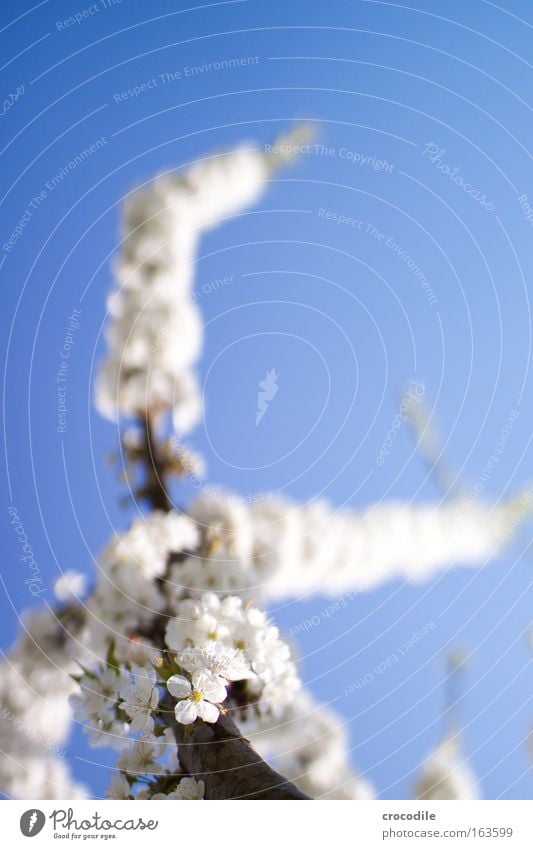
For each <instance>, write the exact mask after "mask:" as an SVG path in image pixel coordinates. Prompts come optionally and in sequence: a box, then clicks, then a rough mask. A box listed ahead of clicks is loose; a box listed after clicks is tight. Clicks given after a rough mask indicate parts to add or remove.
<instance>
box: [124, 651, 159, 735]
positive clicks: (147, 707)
mask: <svg viewBox="0 0 533 849" xmlns="http://www.w3.org/2000/svg"><path fill="white" fill-rule="evenodd" d="M120 695H121V696H122V698H123V700H124V701H122V702H121V703H120V707H121V708H122V709H123V710H124V711H125V712H126V713H127V715H128V716H129V717H130V719H131V720H132V722H131V731H132V732H136V731H143V730H145V729H148V730H152V728H153V719H152V711H153V710H155V708H156V707H157V705H158V703H159V690H158V688H157V686H156V672H155V669H154V668H153V667H149V666H137V667H133V669H132V670H131V672H130V675H129V678H128V680H127V681H126V683H125V684H123V685H122V687H121V688H120Z"/></svg>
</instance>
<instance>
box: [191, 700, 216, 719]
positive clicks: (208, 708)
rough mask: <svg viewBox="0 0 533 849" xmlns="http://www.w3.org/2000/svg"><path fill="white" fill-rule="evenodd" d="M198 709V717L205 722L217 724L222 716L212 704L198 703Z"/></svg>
mask: <svg viewBox="0 0 533 849" xmlns="http://www.w3.org/2000/svg"><path fill="white" fill-rule="evenodd" d="M196 707H197V709H198V716H199V717H200V719H203V720H204V722H216V721H217V719H218V717H219V715H220V711H219V709H218V708H217V706H216V705H212V704H211V702H197V705H196Z"/></svg>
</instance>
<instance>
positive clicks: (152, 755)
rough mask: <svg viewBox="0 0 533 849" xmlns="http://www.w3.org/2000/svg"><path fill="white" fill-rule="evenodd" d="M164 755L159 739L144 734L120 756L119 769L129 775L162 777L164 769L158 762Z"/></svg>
mask: <svg viewBox="0 0 533 849" xmlns="http://www.w3.org/2000/svg"><path fill="white" fill-rule="evenodd" d="M162 754H163V750H162V748H161V746H160V743H159V739H158V738H157V737H154V736H153V734H143V735H142V736H141V737H140V739H139V740H136V741H135V742H134V743H133V745H132V746H131V748H129V749H127V750H126V751H125V752H123V753H122V754H121V755H120V757H119V759H118V761H117V767H118V768H119V769H121V770H122V772H126V773H127V774H128V775H145V774H147V775H160V774H161V773H162V772H163V771H164V767H163V766H162V764H158V763H156V760H157V758H159V757H161V755H162Z"/></svg>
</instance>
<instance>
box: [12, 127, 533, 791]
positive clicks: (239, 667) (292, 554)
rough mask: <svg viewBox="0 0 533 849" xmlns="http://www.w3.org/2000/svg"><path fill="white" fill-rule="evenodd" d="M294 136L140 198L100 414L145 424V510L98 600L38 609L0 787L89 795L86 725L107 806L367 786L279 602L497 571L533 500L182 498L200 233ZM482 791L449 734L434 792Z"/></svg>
mask: <svg viewBox="0 0 533 849" xmlns="http://www.w3.org/2000/svg"><path fill="white" fill-rule="evenodd" d="M297 138H298V137H297V135H296V136H294V135H293V136H292V137H290V138H285V139H282V140H280V144H279V145H277V146H276V147H275V149H276V150H277V151H278V152H277V153H276V154H272V155H268V156H267V155H265V154H263V153H261V152H260V151H259V150H258V149H256V148H255V147H253V146H251V147H250V146H248V147H241V148H238V149H236V150H233V151H230V152H229V153H225V154H218V155H216V156H213V157H211V158H207V159H205V160H203V161H201V162H199V163H197V164H195V165H193V166H192V167H191V168H189V169H188V170H187V171H186V172H185V173H184V174H181V173H179V174H177V175H176V174H174V173H169V174H164V175H161V176H158V177H157V178H156V179H155V180H154V181H153V182H151V183H150V184H149V185H146V186H144V187H143V188H141V189H139V190H137V191H135V192H133V193H132V194H131V195H130V197H128V199H127V200H126V202H125V203H124V217H123V233H122V242H121V250H120V255H119V258H118V261H117V263H116V266H115V276H116V285H115V289H114V291H113V293H112V294H111V297H110V300H109V307H108V309H109V319H108V324H107V331H106V336H107V343H108V355H107V358H106V360H105V361H104V363H103V364H102V367H101V370H100V372H99V375H98V379H97V385H96V405H97V407H98V409H99V410H100V411H101V413H102V414H103V415H105V416H107V417H108V418H111V419H113V420H121V421H123V420H124V421H127V427H126V428H125V429H124V430H123V436H122V444H121V456H122V458H123V462H124V464H125V467H126V472H127V479H128V481H129V482H130V485H131V487H132V491H133V493H134V496H135V499H136V503H137V504H138V505H139V506H140V505H144V506H145V507H146V510H145V512H144V513H142V514H140V515H139V516H138V517H137V518H136V519H135V520H134V521H133V523H132V524H131V526H130V528H129V529H128V530H127V531H126V532H125V533H116V534H115V535H114V537H113V539H112V540H111V541H110V542H109V544H108V546H107V547H106V549H105V550H104V552H103V553H102V555H101V557H100V560H99V568H98V571H97V575H96V579H95V583H94V586H93V588H92V589H91V590H90V591H89V592H86V590H85V582H84V579H83V578H82V577H81V576H80V575H78V574H76V573H66V574H65V575H64V576H63V577H62V579H61V580H60V581H59V582H58V584H57V585H56V595H57V599H58V603H57V606H56V608H55V609H51V608H49V607H46V608H44V609H43V610H40V611H38V612H33V613H31V614H30V615H28V616H26V617H25V619H24V629H23V633H22V635H21V637H20V638H19V639H18V641H17V642H16V643H15V645H14V646H13V648H12V650H11V651H10V653H9V654H8V655H7V656H6V657H5V659H4V661H3V663H2V670H1V677H0V698H1V700H2V705H3V707H4V710H3V713H2V715H1V716H0V747H1V749H2V751H3V753H4V758H3V760H2V765H1V767H0V784H1V785H2V787H3V789H4V791H5V792H6V793H8V794H9V795H11V796H15V797H19V798H33V799H37V798H42V799H49V798H69V799H76V798H83V797H85V796H86V795H87V794H88V790H87V788H85V787H83V786H81V785H79V784H78V783H76V781H75V780H74V778H73V777H72V776H71V775H70V774H69V771H68V767H67V765H66V764H65V762H64V760H63V759H62V758H61V757H60V756H59V755H58V751H59V747H60V746H61V744H62V743H63V742H64V741H65V739H66V737H67V734H68V729H69V725H70V723H71V720H72V717H74V718H75V719H76V720H77V721H79V722H81V723H82V724H83V725H84V728H85V730H86V732H87V734H88V736H89V740H90V743H91V745H93V746H97V747H98V746H108V747H112V748H114V749H116V750H117V761H116V769H115V770H114V772H113V775H112V777H111V780H110V784H109V789H108V796H109V798H114V799H201V798H206V799H217V798H218V799H220V798H261V799H268V798H284V799H305V798H308V797H320V798H327V797H331V798H346V799H364V798H369V797H371V796H372V794H373V791H372V788H371V787H370V785H369V784H368V782H366V781H365V780H363V779H361V778H359V777H358V776H357V775H355V774H354V773H353V771H352V767H351V765H350V762H349V759H348V755H347V744H346V740H345V735H344V732H343V729H342V725H341V722H340V720H339V719H338V718H337V717H336V716H335V715H334V714H333V713H332V712H330V711H329V710H328V709H326V708H324V707H322V706H320V705H318V704H316V703H315V701H314V700H313V698H312V696H311V695H310V694H309V693H308V692H306V691H305V690H304V689H303V688H302V686H301V682H300V680H299V677H298V672H297V668H296V665H295V662H294V659H293V658H292V657H291V651H290V648H289V646H288V645H287V643H286V642H284V640H283V638H282V636H281V635H280V633H279V631H278V629H277V628H276V626H275V625H274V624H273V623H272V622H271V621H270V620H269V618H268V616H267V614H266V613H265V610H264V605H265V604H266V603H268V602H269V601H271V600H280V599H288V598H296V597H298V596H301V595H302V594H305V593H323V594H328V595H336V594H340V593H345V592H356V591H357V592H358V591H368V590H371V589H372V588H373V587H375V586H377V585H378V584H380V583H382V582H384V581H387V580H390V579H392V578H394V577H403V578H404V579H406V580H410V581H418V580H423V579H427V578H429V577H431V576H433V575H434V574H435V573H436V572H437V571H438V570H440V569H443V568H445V567H448V566H449V565H450V564H453V563H454V562H455V561H459V562H461V563H463V564H467V563H471V564H478V563H480V562H484V561H486V560H487V559H488V558H490V557H491V555H492V554H493V553H494V551H495V549H497V548H498V547H499V546H500V545H501V544H502V543H503V542H504V541H505V540H506V539H507V538H508V537H509V536H510V535H511V533H512V531H513V530H514V528H515V526H516V524H517V521H518V520H519V519H520V517H521V514H522V513H523V512H524V509H525V508H524V504H523V502H518V503H516V504H511V505H509V504H508V505H503V506H496V507H492V508H491V507H488V506H485V505H483V504H481V503H479V502H477V501H475V500H472V499H465V498H456V499H455V500H450V501H448V502H446V503H445V504H444V505H420V506H416V505H415V506H413V505H403V504H400V503H388V504H381V505H376V506H375V507H370V508H369V509H368V510H366V511H364V512H356V511H346V510H345V511H340V512H339V511H334V510H332V509H331V508H329V507H328V506H327V505H326V504H323V503H318V502H314V503H310V504H308V505H306V506H298V505H297V504H293V503H290V502H288V501H284V500H282V499H280V498H277V497H273V498H272V499H271V500H266V501H258V502H257V503H252V504H250V505H248V504H244V503H243V502H242V501H240V500H239V499H238V498H235V497H232V496H231V494H230V493H227V492H225V491H224V490H222V489H220V490H219V489H216V488H210V489H208V490H206V492H204V493H203V494H202V495H200V497H199V498H197V499H196V500H195V501H194V502H193V503H192V504H191V505H190V506H189V507H188V509H187V511H183V510H179V509H178V508H177V507H176V506H175V505H174V503H173V501H172V498H171V495H170V488H169V482H170V481H171V480H172V478H174V477H178V478H179V477H185V478H186V477H187V476H190V475H192V474H195V475H197V474H200V472H201V466H202V461H201V458H199V457H198V456H196V455H195V453H194V452H193V451H192V450H191V449H190V448H189V447H188V446H187V443H186V442H185V440H186V438H187V435H188V434H190V432H191V431H192V430H193V428H194V427H195V425H196V424H197V423H198V421H199V420H200V418H201V415H202V402H201V393H200V390H199V386H198V382H197V377H196V374H195V365H196V362H197V360H198V358H199V356H200V353H201V346H202V321H201V316H200V313H199V309H198V306H197V305H196V304H195V302H194V299H192V298H191V287H192V278H193V270H194V259H195V253H196V250H197V245H198V241H199V239H200V237H201V235H202V233H203V232H204V231H205V230H207V229H209V228H210V227H213V226H215V225H216V224H218V223H220V222H221V221H222V219H224V218H226V217H228V216H232V215H236V214H238V213H239V212H241V211H242V210H244V209H245V208H247V207H249V206H250V205H251V204H253V203H254V202H255V201H256V200H257V199H258V198H259V196H260V195H261V193H262V192H263V191H264V190H265V189H266V188H267V185H268V181H269V175H270V174H271V172H272V171H273V170H274V169H276V168H278V167H279V166H280V165H282V164H283V163H284V162H286V161H287V160H288V159H289V158H290V151H291V146H292V145H293V144H294V143H295V142H296V141H297ZM270 388H271V387H270ZM268 391H269V387H268V386H267V387H266V388H265V393H267V394H268ZM260 413H261V408H259V409H258V415H259V414H260ZM14 726H15V727H16V733H14V732H13V727H14ZM250 741H251V742H250ZM206 743H209V745H205V744H206ZM269 760H270V761H275V762H276V766H277V768H278V769H279V770H280V772H277V771H275V770H274V769H273V768H272V767H271V766H270V765H269V763H268V761H269ZM475 792H476V791H475V781H474V779H473V777H472V776H471V775H470V773H469V771H468V770H467V769H466V768H464V767H463V766H462V765H461V760H460V757H459V755H458V751H457V741H456V739H455V735H454V734H451V733H450V734H448V735H447V736H446V738H445V739H443V741H442V743H441V745H440V746H439V748H438V749H437V751H436V752H435V753H433V755H431V756H430V758H429V759H428V761H427V763H426V764H425V765H424V766H423V768H422V771H421V774H420V778H419V781H418V784H417V787H416V793H417V795H418V796H420V797H422V798H470V797H472V796H474V795H475Z"/></svg>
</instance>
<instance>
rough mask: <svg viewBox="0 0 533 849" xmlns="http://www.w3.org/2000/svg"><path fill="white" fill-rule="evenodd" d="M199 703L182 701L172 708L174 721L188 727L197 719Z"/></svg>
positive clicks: (187, 700) (188, 700)
mask: <svg viewBox="0 0 533 849" xmlns="http://www.w3.org/2000/svg"><path fill="white" fill-rule="evenodd" d="M200 704H201V702H193V701H192V700H191V699H183V701H181V702H178V703H177V705H176V707H175V708H174V713H175V715H176V720H177V721H178V722H181V724H182V725H190V724H191V722H194V720H195V719H196V718H197V717H198V706H199V705H200Z"/></svg>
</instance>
